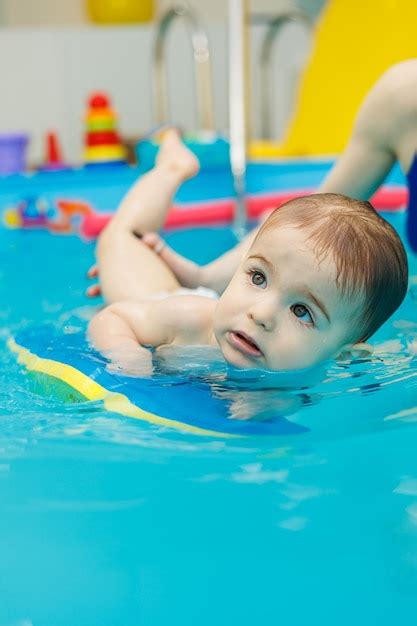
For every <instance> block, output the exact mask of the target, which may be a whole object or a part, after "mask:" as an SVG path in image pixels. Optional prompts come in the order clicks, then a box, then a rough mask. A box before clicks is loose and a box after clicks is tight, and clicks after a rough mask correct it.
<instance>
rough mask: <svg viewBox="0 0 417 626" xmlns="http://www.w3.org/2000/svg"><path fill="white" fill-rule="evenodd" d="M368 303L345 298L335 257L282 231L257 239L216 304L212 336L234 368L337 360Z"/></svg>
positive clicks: (297, 232)
mask: <svg viewBox="0 0 417 626" xmlns="http://www.w3.org/2000/svg"><path fill="white" fill-rule="evenodd" d="M362 306H363V297H361V296H360V295H359V294H358V296H349V297H344V296H342V294H341V292H340V290H339V288H338V286H337V284H336V266H335V263H334V261H333V259H331V258H325V259H323V260H321V261H320V262H319V260H318V259H317V257H316V255H315V253H314V250H313V246H312V243H311V242H309V241H308V233H306V232H304V231H303V229H300V228H294V227H291V226H281V227H279V228H275V229H271V230H269V231H267V232H265V233H264V234H263V235H262V236H261V237H258V239H257V240H256V241H255V243H254V244H253V245H252V247H251V249H250V250H249V252H248V254H247V256H246V257H245V259H244V260H243V262H242V264H241V265H240V267H239V269H238V270H237V271H236V273H235V275H234V276H233V278H232V280H231V282H230V284H229V286H228V287H227V289H226V291H225V292H224V293H223V295H222V296H221V298H220V299H219V302H218V305H217V308H216V311H215V315H214V334H215V336H216V339H217V341H218V343H219V345H220V348H221V350H222V352H223V355H224V357H225V359H226V361H228V362H229V363H230V364H231V365H234V366H236V367H241V368H261V369H268V370H292V369H302V368H305V367H311V366H313V365H316V364H317V363H319V362H321V361H324V360H326V359H329V358H333V357H335V356H337V354H338V353H339V351H340V349H341V348H342V347H343V346H344V345H345V344H346V343H347V342H348V341H349V340H350V336H351V334H352V329H353V328H354V327H355V319H356V320H357V319H358V316H359V314H360V312H361V310H362Z"/></svg>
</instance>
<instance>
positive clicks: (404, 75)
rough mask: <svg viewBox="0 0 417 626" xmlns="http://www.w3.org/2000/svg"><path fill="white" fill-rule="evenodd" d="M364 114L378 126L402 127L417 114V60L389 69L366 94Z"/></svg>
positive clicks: (404, 62)
mask: <svg viewBox="0 0 417 626" xmlns="http://www.w3.org/2000/svg"><path fill="white" fill-rule="evenodd" d="M364 112H366V113H368V114H369V115H372V114H374V119H375V120H376V122H378V121H379V122H380V124H381V125H382V124H385V123H386V122H387V121H388V122H389V124H390V125H393V124H394V125H395V124H397V123H398V122H401V123H404V121H406V120H407V119H408V118H410V116H411V117H413V116H415V115H416V113H417V59H410V60H408V61H403V62H402V63H398V64H397V65H393V66H392V67H390V68H389V69H388V70H387V71H386V72H385V73H384V74H383V75H382V76H381V77H380V79H379V80H378V81H377V82H376V83H375V85H374V86H373V87H372V89H371V90H370V92H369V94H368V96H367V98H366V100H365V103H364Z"/></svg>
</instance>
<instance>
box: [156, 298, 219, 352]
mask: <svg viewBox="0 0 417 626" xmlns="http://www.w3.org/2000/svg"><path fill="white" fill-rule="evenodd" d="M153 308H154V310H155V312H156V310H158V314H159V315H161V314H162V315H164V316H166V319H165V323H166V324H167V325H168V326H169V327H170V328H171V330H172V331H173V333H174V335H175V336H176V338H177V339H178V340H181V339H186V340H187V341H197V342H202V343H203V342H205V340H208V339H209V337H210V336H211V332H212V326H213V315H214V310H215V308H216V300H213V299H212V298H205V297H202V296H192V295H190V296H188V295H185V296H175V295H173V296H169V297H167V298H164V300H161V301H155V302H154V305H153Z"/></svg>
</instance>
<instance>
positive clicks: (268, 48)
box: [259, 10, 313, 139]
mask: <svg viewBox="0 0 417 626" xmlns="http://www.w3.org/2000/svg"><path fill="white" fill-rule="evenodd" d="M290 22H296V23H301V24H304V25H305V26H306V27H307V28H309V29H312V28H313V22H312V20H311V19H310V18H309V17H308V15H307V14H306V13H303V12H302V11H300V10H292V11H289V12H288V13H282V14H280V15H277V16H276V17H273V18H272V19H270V20H268V22H267V24H268V27H267V31H266V33H265V37H264V39H263V42H262V47H261V53H260V58H259V62H260V79H261V85H260V91H261V137H262V139H271V138H272V106H271V97H270V93H269V86H270V85H271V84H272V81H273V77H272V71H271V60H272V49H273V45H274V42H275V40H276V38H277V36H278V35H279V34H280V32H281V29H282V27H283V26H286V25H287V24H288V23H290Z"/></svg>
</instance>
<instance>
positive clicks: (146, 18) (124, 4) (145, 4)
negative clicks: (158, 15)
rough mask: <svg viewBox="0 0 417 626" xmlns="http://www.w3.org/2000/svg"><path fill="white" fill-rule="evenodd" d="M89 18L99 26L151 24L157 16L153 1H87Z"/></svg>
mask: <svg viewBox="0 0 417 626" xmlns="http://www.w3.org/2000/svg"><path fill="white" fill-rule="evenodd" d="M86 4H87V13H88V17H89V18H90V20H91V21H92V22H96V23H97V24H130V23H138V22H142V23H143V22H150V21H151V20H152V19H153V17H154V14H155V3H154V1H153V0H122V1H120V0H119V2H117V1H116V2H115V0H86Z"/></svg>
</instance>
